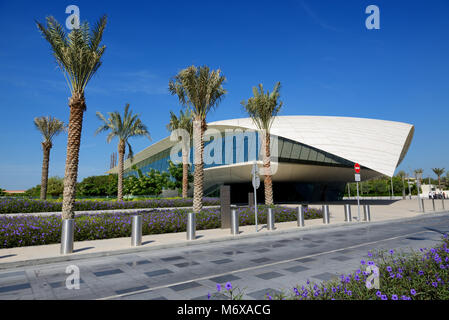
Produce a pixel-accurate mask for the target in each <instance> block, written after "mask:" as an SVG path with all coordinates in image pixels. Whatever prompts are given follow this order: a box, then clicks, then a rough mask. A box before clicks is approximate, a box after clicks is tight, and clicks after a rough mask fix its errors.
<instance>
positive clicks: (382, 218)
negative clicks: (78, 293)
mask: <svg viewBox="0 0 449 320" xmlns="http://www.w3.org/2000/svg"><path fill="white" fill-rule="evenodd" d="M440 202H441V201H440ZM311 207H314V206H311ZM415 207H417V203H416V200H402V201H397V202H394V203H392V204H389V205H379V206H371V223H376V222H386V221H394V220H398V219H399V220H408V219H413V218H416V217H422V216H423V215H430V214H432V213H435V212H438V211H439V212H445V211H444V210H443V209H442V204H441V208H438V207H437V208H436V211H435V212H431V213H420V212H418V211H417V210H416V209H417V208H415ZM428 207H429V206H428V204H427V208H428ZM330 213H331V217H330V224H329V225H324V224H323V220H322V219H312V220H306V221H305V227H303V228H301V229H302V230H312V229H319V228H333V227H337V226H344V225H349V224H354V223H360V224H361V223H368V222H351V223H348V222H344V212H343V206H342V205H331V206H330ZM352 216H353V217H356V216H357V206H354V205H353V206H352ZM361 217H362V218H363V209H362V208H361ZM289 232H298V226H297V222H296V221H293V222H283V223H276V230H274V231H268V230H266V228H265V225H259V231H258V232H256V230H255V226H254V225H252V226H242V227H240V234H239V235H238V236H232V235H231V234H230V231H229V229H209V230H197V239H196V240H193V241H188V240H186V233H185V232H180V233H167V234H157V235H147V236H143V237H142V246H140V247H131V238H130V237H126V238H115V239H105V240H93V241H80V242H75V244H74V253H73V254H70V255H61V254H60V253H59V250H60V245H59V244H51V245H43V246H30V247H19V248H10V249H0V269H6V268H11V267H15V266H27V265H35V264H39V263H47V262H58V261H68V260H75V259H80V258H90V257H98V256H108V255H116V254H122V253H133V252H141V251H148V250H152V249H160V248H170V247H182V246H190V245H196V244H205V243H211V242H218V241H225V240H231V239H236V240H237V239H240V238H248V237H260V236H264V235H265V236H266V235H272V234H281V233H289Z"/></svg>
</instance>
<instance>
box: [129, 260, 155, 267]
mask: <svg viewBox="0 0 449 320" xmlns="http://www.w3.org/2000/svg"><path fill="white" fill-rule="evenodd" d="M149 263H151V261H149V260H139V261H133V262H128V263H127V265H128V266H130V267H137V266H140V265H144V264H149Z"/></svg>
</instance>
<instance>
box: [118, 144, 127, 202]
mask: <svg viewBox="0 0 449 320" xmlns="http://www.w3.org/2000/svg"><path fill="white" fill-rule="evenodd" d="M124 158H125V141H123V140H120V141H119V143H118V183H117V201H123V171H124V165H123V160H124Z"/></svg>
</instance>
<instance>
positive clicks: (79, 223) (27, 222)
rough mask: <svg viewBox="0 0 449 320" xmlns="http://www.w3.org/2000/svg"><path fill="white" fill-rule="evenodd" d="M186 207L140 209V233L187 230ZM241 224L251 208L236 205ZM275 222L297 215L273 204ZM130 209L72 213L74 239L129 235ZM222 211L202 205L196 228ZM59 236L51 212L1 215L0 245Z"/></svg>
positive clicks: (250, 217)
mask: <svg viewBox="0 0 449 320" xmlns="http://www.w3.org/2000/svg"><path fill="white" fill-rule="evenodd" d="M259 210H260V212H259V213H260V215H259V222H260V223H264V222H266V213H267V208H266V207H265V206H260V207H259ZM188 212H189V210H186V209H174V210H173V209H172V210H157V211H156V210H154V211H141V212H140V214H141V215H142V234H143V235H148V234H160V233H169V232H184V231H186V221H187V213H188ZM239 213H240V225H248V224H253V223H254V212H253V210H250V209H248V208H246V209H239ZM274 213H275V219H276V221H278V222H283V221H292V220H295V219H296V210H294V209H292V208H283V207H275V208H274ZM320 215H321V211H320V210H309V213H308V214H306V217H305V218H306V219H311V218H315V217H317V216H320ZM131 216H132V214H129V213H108V214H92V215H87V214H82V215H77V216H76V217H75V241H84V240H97V239H110V238H119V237H129V236H130V235H131ZM220 226H221V213H220V209H219V208H209V209H207V208H206V209H203V210H202V211H201V212H200V213H199V214H197V215H196V227H197V229H198V230H205V229H213V228H219V227H220ZM60 240H61V217H60V216H59V215H51V216H23V215H21V216H16V217H6V216H0V248H13V247H21V246H33V245H44V244H51V243H59V242H60Z"/></svg>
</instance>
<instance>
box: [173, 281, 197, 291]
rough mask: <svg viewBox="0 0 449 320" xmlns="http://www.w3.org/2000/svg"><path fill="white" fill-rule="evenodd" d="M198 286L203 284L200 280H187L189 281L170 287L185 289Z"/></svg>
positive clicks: (177, 289)
mask: <svg viewBox="0 0 449 320" xmlns="http://www.w3.org/2000/svg"><path fill="white" fill-rule="evenodd" d="M197 287H201V284H199V283H198V282H195V281H192V282H187V283H182V284H178V285H175V286H171V287H169V288H170V289H172V290H174V291H183V290H187V289H192V288H197Z"/></svg>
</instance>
